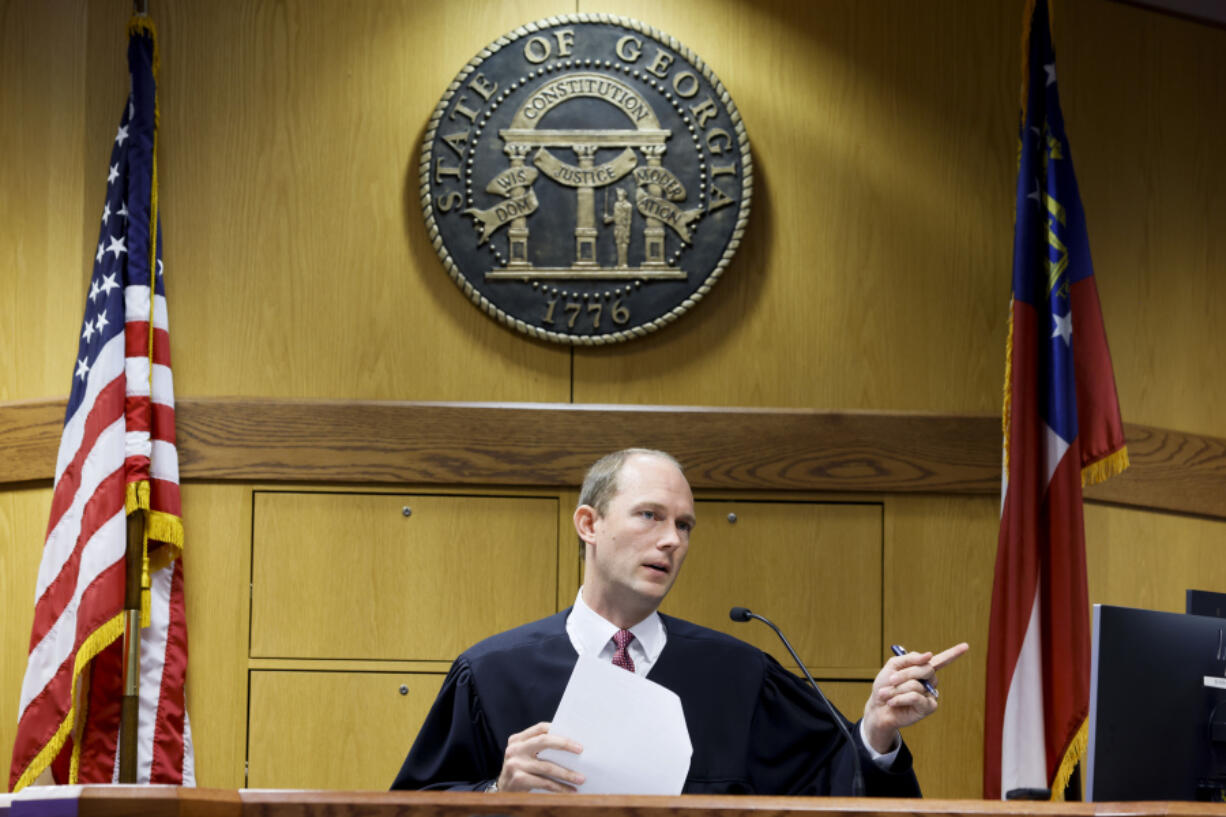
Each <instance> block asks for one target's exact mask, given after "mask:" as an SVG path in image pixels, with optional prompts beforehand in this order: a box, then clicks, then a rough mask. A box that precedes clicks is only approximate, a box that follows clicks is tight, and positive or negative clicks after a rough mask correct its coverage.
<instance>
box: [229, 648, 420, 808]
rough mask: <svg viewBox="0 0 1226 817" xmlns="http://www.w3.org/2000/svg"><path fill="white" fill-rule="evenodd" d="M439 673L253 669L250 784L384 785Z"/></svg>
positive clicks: (396, 768)
mask: <svg viewBox="0 0 1226 817" xmlns="http://www.w3.org/2000/svg"><path fill="white" fill-rule="evenodd" d="M443 677H444V674H443V673H441V672H440V673H433V674H429V673H407V672H276V671H267V670H261V671H255V672H252V673H251V720H250V726H249V729H250V738H249V740H250V748H249V751H250V755H249V758H248V763H249V764H250V767H249V768H250V771H249V775H248V783H247V785H249V786H251V787H252V788H310V789H374V790H386V789H387V788H388V787H389V786H390V785H392V780H394V779H395V777H396V772H397V771H399V770H400V764H401V763H402V762H403V761H404V757H405V755H406V754H408V751H409V746H411V745H412V743H413V738H415V737H416V736H417V730H418V729H420V728H421V723H422V721H424V720H425V718H426V713H427V712H429V711H430V705H431V704H432V703H434V698H435V696H436V695H438V691H439V688H440V687H441V686H442V684H443ZM402 689H404V692H401V690H402Z"/></svg>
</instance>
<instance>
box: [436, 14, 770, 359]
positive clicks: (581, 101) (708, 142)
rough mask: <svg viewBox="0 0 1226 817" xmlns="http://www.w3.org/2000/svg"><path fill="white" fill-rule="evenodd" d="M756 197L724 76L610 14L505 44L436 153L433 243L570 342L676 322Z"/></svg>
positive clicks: (504, 305) (493, 307)
mask: <svg viewBox="0 0 1226 817" xmlns="http://www.w3.org/2000/svg"><path fill="white" fill-rule="evenodd" d="M752 189H753V165H752V160H751V159H750V154H749V138H748V136H747V135H746V133H745V127H744V125H743V124H742V122H741V117H740V114H739V112H738V111H737V109H736V105H735V104H734V103H733V101H732V98H731V97H730V96H729V95H728V92H727V91H726V90H725V89H724V86H723V85H722V84H721V83H720V81H719V79H718V78H716V76H715V74H714V73H713V72H712V71H711V69H710V67H709V66H707V64H706V63H705V62H703V61H702V60H701V59H700V58H699V57H698V56H697V55H695V54H694V53H693V52H692V51H690V50H689V49H688V48H686V47H684V46H683V45H681V44H680V43H678V42H677V41H676V40H675V39H673V38H672V37H669V36H668V35H666V34H664V33H662V32H660V31H658V30H656V29H654V28H652V27H651V26H647V25H644V24H642V23H640V22H636V21H634V20H629V19H626V18H622V17H614V16H611V15H605V14H574V15H567V16H563V17H550V18H548V19H545V20H540V21H537V22H535V23H529V24H527V25H524V26H521V27H520V28H517V29H515V30H514V31H512V32H510V33H508V34H506V35H505V36H503V37H500V38H498V39H497V40H495V41H494V42H492V43H490V44H489V45H488V46H486V47H485V48H484V49H482V50H481V52H480V53H479V54H477V56H475V57H473V58H472V60H470V61H469V62H468V64H467V65H465V66H464V68H463V70H461V71H460V73H459V74H458V75H457V76H456V78H455V80H453V81H452V83H451V84H450V85H449V86H448V88H447V91H446V93H445V94H444V95H443V98H442V99H441V100H440V101H439V103H438V105H437V106H436V108H435V110H434V113H433V115H432V116H431V118H430V122H429V125H428V126H427V128H426V133H425V137H424V138H423V141H422V156H421V200H422V208H423V210H424V211H425V219H426V229H427V232H428V234H429V237H430V241H431V242H432V243H433V245H434V248H435V250H436V251H437V252H438V255H439V258H440V259H442V262H443V266H444V267H445V268H446V269H447V272H448V273H449V274H450V275H451V277H452V279H453V280H454V281H455V282H456V283H457V284H458V285H459V286H460V288H461V289H462V290H463V291H464V293H465V294H466V295H468V297H469V298H470V299H472V301H473V302H474V303H476V304H477V305H478V306H480V307H481V308H482V309H484V310H485V312H486V313H488V314H489V315H491V316H492V317H494V318H497V319H498V320H499V321H501V322H502V323H504V324H506V325H507V326H511V327H513V328H515V329H517V330H519V331H520V332H523V333H525V334H528V335H531V336H532V337H535V338H540V339H543V340H550V341H555V342H559V343H577V344H603V343H613V342H617V341H624V340H628V339H631V338H635V337H640V336H642V335H646V334H648V333H650V332H654V331H655V330H657V329H659V328H660V327H662V326H665V325H667V324H669V323H671V322H672V321H674V320H676V319H677V318H678V317H679V316H680V315H682V314H683V313H684V312H686V311H687V310H688V309H689V308H690V307H691V306H693V305H694V304H695V303H697V302H698V301H699V300H700V299H701V298H702V297H703V296H704V295H705V294H706V293H707V292H708V291H709V290H710V289H711V287H712V286H714V285H715V283H716V281H718V280H719V277H720V275H721V274H722V273H723V272H724V270H725V269H726V268H727V266H728V264H729V262H730V261H731V260H732V256H733V253H734V252H735V251H736V249H737V247H738V245H739V244H740V242H741V236H742V234H743V233H744V230H745V225H746V223H747V222H748V219H749V204H750V198H751V193H752Z"/></svg>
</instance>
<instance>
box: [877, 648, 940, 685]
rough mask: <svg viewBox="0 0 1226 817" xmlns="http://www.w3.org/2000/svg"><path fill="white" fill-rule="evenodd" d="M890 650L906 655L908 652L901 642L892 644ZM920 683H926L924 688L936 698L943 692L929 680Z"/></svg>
mask: <svg viewBox="0 0 1226 817" xmlns="http://www.w3.org/2000/svg"><path fill="white" fill-rule="evenodd" d="M890 651H891V652H892V653H894V654H895V655H906V654H907V649H906V648H905V647H903V646H902V645H901V644H893V645H891V646H890ZM920 683H921V684H923V685H924V689H926V690H928V694H929V695H931V696H932V697H934V698H940V697H941V693H939V692H937V688H936V687H934V686H933V685H932V684H930V683H929V682H928V681H920Z"/></svg>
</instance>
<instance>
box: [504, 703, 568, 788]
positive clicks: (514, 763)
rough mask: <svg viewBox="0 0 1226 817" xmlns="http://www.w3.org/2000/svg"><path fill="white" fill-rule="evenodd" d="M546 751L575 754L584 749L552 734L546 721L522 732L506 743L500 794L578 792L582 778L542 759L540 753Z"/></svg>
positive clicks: (512, 736)
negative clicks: (541, 790)
mask: <svg viewBox="0 0 1226 817" xmlns="http://www.w3.org/2000/svg"><path fill="white" fill-rule="evenodd" d="M544 749H561V750H562V751H564V752H573V753H574V754H576V755H577V754H579V753H580V752H582V751H583V747H582V746H580V745H579V744H577V743H575V742H574V741H573V740H570V739H569V738H564V737H562V736H561V735H551V734H550V733H549V724H548V723H547V722H544V721H542V722H541V723H538V724H537V725H536V726H530V727H528V728H527V729H525V730H524V731H522V732H516V733H515V734H514V735H511V737H510V738H509V739H508V740H507V750H506V752H505V753H504V754H503V756H502V771H501V772H500V773H499V774H498V791H531V790H532V789H544V790H546V791H557V792H573V791H575V787H576V786H578V785H580V784H581V783H583V775H581V774H579V773H578V772H573V771H571V770H570V769H567V768H566V767H564V766H559V765H558V764H556V763H551V762H550V761H548V760H541V759H540V758H539V757H537V754H538V753H540V752H541V751H542V750H544ZM563 781H565V782H563Z"/></svg>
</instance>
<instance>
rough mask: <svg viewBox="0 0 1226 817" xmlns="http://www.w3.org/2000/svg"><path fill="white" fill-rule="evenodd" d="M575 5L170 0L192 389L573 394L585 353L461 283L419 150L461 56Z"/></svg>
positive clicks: (168, 74) (158, 11)
mask: <svg viewBox="0 0 1226 817" xmlns="http://www.w3.org/2000/svg"><path fill="white" fill-rule="evenodd" d="M569 8H570V6H569V5H562V4H559V2H557V0H537V2H526V1H525V2H519V3H489V2H483V1H482V0H460V2H448V3H434V4H431V3H407V2H402V1H401V0H373V1H372V2H363V3H359V4H356V5H355V4H352V3H340V2H312V3H306V4H298V3H288V4H286V3H237V4H221V5H215V4H207V3H206V4H195V3H164V4H162V5H160V6H158V7H156V8H155V9H154V12H155V17H156V18H157V21H158V25H159V27H160V34H161V40H160V45H161V54H162V76H163V82H162V85H161V105H162V119H161V122H162V130H161V140H162V141H161V143H160V149H161V156H162V164H161V169H160V173H161V175H160V180H161V200H162V202H163V205H162V207H163V209H162V218H163V223H164V225H165V229H166V251H165V261H166V270H167V272H166V277H167V285H168V287H169V290H170V292H169V296H170V319H171V336H172V339H173V340H172V343H173V345H174V349H175V350H176V359H177V360H184V361H190V363H189V365H184V366H180V367H178V368H176V371H175V376H176V377H175V380H176V386H177V387H178V389H179V394H242V395H265V396H267V395H283V396H297V397H306V396H313V397H346V398H366V399H401V400H403V399H461V400H487V399H498V400H565V399H567V397H568V396H569V383H568V380H569V371H570V355H569V352H568V350H566V349H565V348H562V347H557V346H553V345H545V344H539V343H531V342H520V341H518V340H512V339H511V338H509V337H508V335H507V332H506V330H504V329H502V328H501V327H500V326H498V325H497V324H496V323H494V322H493V321H490V320H488V319H487V318H486V317H485V316H484V315H483V314H481V313H480V312H479V311H478V310H476V309H474V308H473V307H472V305H471V304H470V303H469V302H468V300H467V298H466V297H465V296H464V295H463V294H462V293H461V292H460V290H459V289H458V288H457V287H456V286H455V285H454V284H453V283H452V282H451V280H450V279H449V278H448V276H447V274H446V272H445V271H444V269H443V267H442V264H441V263H440V262H439V260H438V258H437V256H436V255H435V252H434V249H433V248H432V247H431V245H430V241H429V240H428V238H427V236H426V232H425V227H424V222H423V219H422V214H421V205H420V201H419V192H418V160H419V142H420V138H421V132H422V130H423V128H424V126H425V122H426V120H427V119H428V117H429V115H430V112H431V111H432V109H433V108H434V105H435V104H436V103H437V102H438V100H439V98H440V97H441V96H442V94H443V91H444V90H445V89H446V87H447V84H448V83H449V82H450V80H451V79H452V77H453V76H454V75H455V74H456V73H457V72H458V71H459V70H460V68H461V67H463V65H464V64H465V63H466V62H467V61H468V60H469V59H470V58H471V57H472V56H473V55H474V54H475V53H476V52H477V51H478V50H479V49H480V48H481V47H482V46H484V45H485V44H486V43H487V42H489V41H490V40H493V39H494V38H496V37H497V36H499V35H500V34H502V33H503V32H504V31H506V30H507V29H508V28H512V27H514V26H516V25H519V24H521V23H522V22H524V20H525V19H534V18H536V17H543V16H546V15H548V14H554V13H557V12H558V11H564V10H569ZM508 341H511V342H508ZM195 350H207V353H203V354H198V353H195Z"/></svg>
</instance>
